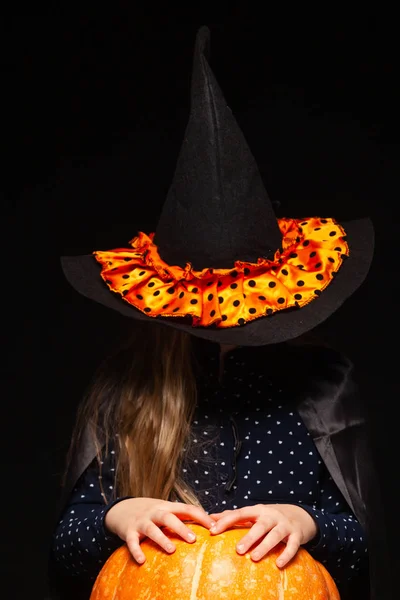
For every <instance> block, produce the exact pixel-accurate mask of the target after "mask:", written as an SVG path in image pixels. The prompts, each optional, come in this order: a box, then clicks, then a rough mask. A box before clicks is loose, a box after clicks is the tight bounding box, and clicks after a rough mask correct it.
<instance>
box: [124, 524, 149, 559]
mask: <svg viewBox="0 0 400 600" xmlns="http://www.w3.org/2000/svg"><path fill="white" fill-rule="evenodd" d="M125 542H126V545H127V546H128V550H129V552H130V553H131V554H132V557H133V558H134V559H135V560H136V562H137V563H139V564H140V565H141V564H143V563H144V562H145V560H146V557H145V555H144V553H143V551H142V549H141V547H140V543H139V534H138V533H137V532H136V531H135V532H134V533H132V534H129V535H127V537H126V540H125Z"/></svg>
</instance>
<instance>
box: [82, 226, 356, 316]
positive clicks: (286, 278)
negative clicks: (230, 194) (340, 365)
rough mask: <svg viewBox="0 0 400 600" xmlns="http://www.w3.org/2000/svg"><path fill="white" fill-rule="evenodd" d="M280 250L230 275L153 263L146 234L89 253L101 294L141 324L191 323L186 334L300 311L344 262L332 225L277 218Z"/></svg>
mask: <svg viewBox="0 0 400 600" xmlns="http://www.w3.org/2000/svg"><path fill="white" fill-rule="evenodd" d="M278 225H279V228H280V231H281V233H282V248H280V249H279V250H277V251H276V252H275V255H274V258H273V260H269V259H266V258H259V259H258V261H257V263H249V262H242V261H236V262H235V264H234V265H233V266H232V268H229V269H213V268H207V269H203V270H202V271H195V270H194V269H193V268H192V266H191V264H190V263H188V264H187V265H186V267H184V268H182V267H178V266H171V265H168V264H167V263H165V262H164V261H163V260H162V259H161V258H160V256H159V253H158V249H157V246H156V245H155V244H154V243H153V238H154V234H150V235H146V234H145V233H141V232H140V233H139V235H138V236H137V237H135V238H134V239H133V240H131V242H130V245H131V248H116V249H114V250H107V251H96V252H94V253H93V254H94V256H95V258H96V260H97V261H98V262H99V263H100V264H101V265H102V270H101V277H102V278H103V280H104V281H105V283H106V284H107V285H108V287H109V289H110V290H112V291H113V292H115V293H118V294H120V295H121V296H122V298H123V299H124V300H125V301H126V302H128V303H129V304H131V305H132V306H134V307H135V308H137V309H138V310H140V311H142V312H143V313H145V314H147V315H148V316H149V317H167V318H171V317H175V318H176V317H187V316H190V317H191V318H192V325H193V327H210V326H214V327H218V328H227V327H235V326H240V325H244V324H245V323H248V322H250V321H254V320H255V319H258V318H260V317H265V316H268V315H272V314H274V313H276V312H278V311H281V310H284V309H287V308H293V307H297V308H300V307H302V306H305V305H306V304H308V303H309V302H311V301H312V300H314V299H315V298H316V297H317V296H319V295H320V294H321V293H322V291H323V290H324V289H325V288H326V287H327V286H328V285H329V284H330V283H331V281H332V280H333V277H334V276H335V275H336V273H337V271H338V270H339V269H340V267H341V265H342V263H343V260H344V259H345V258H346V257H347V256H348V255H349V247H348V245H347V242H346V233H345V231H344V229H343V227H342V226H341V225H339V224H338V223H337V222H336V221H335V220H334V219H332V218H326V219H323V218H319V217H311V218H307V219H301V220H300V219H286V218H285V219H278Z"/></svg>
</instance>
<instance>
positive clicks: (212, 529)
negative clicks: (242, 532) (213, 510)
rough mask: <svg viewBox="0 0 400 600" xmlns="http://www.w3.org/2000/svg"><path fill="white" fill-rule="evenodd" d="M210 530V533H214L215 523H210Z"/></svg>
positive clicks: (215, 529)
mask: <svg viewBox="0 0 400 600" xmlns="http://www.w3.org/2000/svg"><path fill="white" fill-rule="evenodd" d="M210 531H211V533H215V532H216V531H217V525H216V524H215V523H214V525H211V527H210Z"/></svg>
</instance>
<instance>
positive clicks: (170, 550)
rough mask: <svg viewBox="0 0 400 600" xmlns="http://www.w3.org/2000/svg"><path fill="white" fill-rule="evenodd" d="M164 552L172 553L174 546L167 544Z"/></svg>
mask: <svg viewBox="0 0 400 600" xmlns="http://www.w3.org/2000/svg"><path fill="white" fill-rule="evenodd" d="M166 550H167V552H173V551H174V550H175V546H174V545H173V544H167V546H166Z"/></svg>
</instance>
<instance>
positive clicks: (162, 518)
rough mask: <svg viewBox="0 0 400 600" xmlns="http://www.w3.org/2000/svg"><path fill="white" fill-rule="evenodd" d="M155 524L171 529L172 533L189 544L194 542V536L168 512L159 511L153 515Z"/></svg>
mask: <svg viewBox="0 0 400 600" xmlns="http://www.w3.org/2000/svg"><path fill="white" fill-rule="evenodd" d="M154 520H155V521H156V523H157V524H158V525H163V526H165V527H168V528H169V529H171V530H172V531H173V532H174V533H177V534H178V535H179V536H180V537H181V538H182V539H183V540H185V541H186V542H189V543H190V544H191V543H193V542H194V541H195V540H196V535H195V534H194V533H193V531H192V530H191V529H190V528H189V527H188V526H187V525H186V524H185V523H182V521H181V520H180V519H179V518H178V517H177V516H176V515H173V514H172V513H170V512H166V511H159V513H158V514H157V515H155V519H154Z"/></svg>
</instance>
